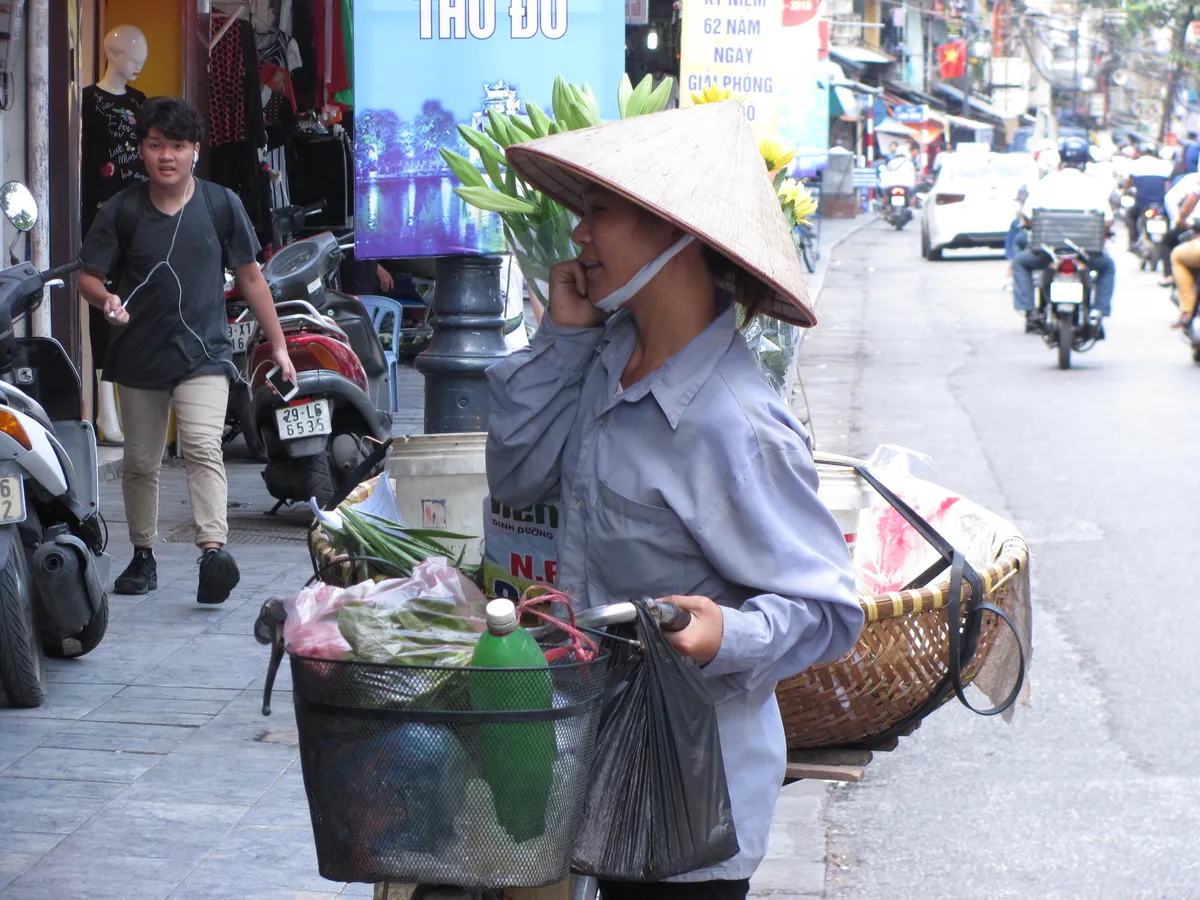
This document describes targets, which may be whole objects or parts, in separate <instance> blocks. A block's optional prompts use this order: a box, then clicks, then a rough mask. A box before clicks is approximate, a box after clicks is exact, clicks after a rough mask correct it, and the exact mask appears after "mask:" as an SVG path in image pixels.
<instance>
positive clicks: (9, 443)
mask: <svg viewBox="0 0 1200 900" xmlns="http://www.w3.org/2000/svg"><path fill="white" fill-rule="evenodd" d="M0 208H2V209H3V211H4V214H5V215H6V216H7V217H8V219H9V221H11V222H12V223H13V224H14V225H15V226H16V227H17V229H18V230H19V231H24V232H27V231H29V230H31V229H32V228H33V226H34V224H35V223H36V221H37V215H38V211H37V205H36V204H35V203H34V200H33V195H32V194H30V192H29V190H28V189H27V188H26V187H25V186H24V185H22V184H19V183H17V182H9V183H8V184H5V185H4V186H3V187H0ZM14 244H15V241H14ZM78 268H79V263H78V262H72V263H68V264H67V265H65V266H59V267H58V268H54V269H49V270H47V271H45V272H39V271H38V270H37V269H36V268H35V267H34V266H33V265H31V264H30V263H27V262H26V263H20V264H17V265H13V266H10V267H9V268H7V269H4V270H3V271H0V687H2V688H3V689H4V694H5V696H6V697H7V698H8V702H9V704H10V705H12V706H18V707H35V706H40V705H41V703H42V701H43V700H44V699H45V696H46V679H45V670H44V666H43V658H44V656H46V655H48V656H53V657H60V658H72V657H77V656H82V655H83V654H85V653H87V652H88V651H90V650H92V649H93V648H95V647H96V645H97V644H99V643H100V641H101V639H102V638H103V637H104V633H105V631H106V630H107V628H108V596H107V594H106V593H105V591H104V585H105V583H106V582H107V580H108V569H109V558H108V556H107V554H106V553H105V552H104V546H105V543H106V537H105V534H104V532H105V529H104V527H103V522H102V519H101V517H100V484H99V476H98V473H97V465H96V434H95V431H93V429H92V425H91V423H90V422H88V421H86V420H84V419H83V417H82V410H83V399H82V391H81V388H80V382H79V373H78V372H76V371H75V367H74V366H73V365H72V364H71V360H70V359H69V358H68V356H67V354H66V352H65V351H64V350H63V348H62V346H61V345H60V344H59V343H58V342H57V341H54V340H51V339H49V338H17V337H15V336H14V334H13V319H15V318H18V317H20V316H22V315H24V314H26V313H28V312H30V311H31V310H32V309H34V308H35V307H36V306H37V305H38V303H40V301H41V298H42V294H43V292H44V290H45V288H46V287H47V286H48V285H51V284H54V283H56V281H57V283H59V284H61V283H62V282H61V281H58V279H60V278H62V277H63V276H65V275H68V274H70V273H71V272H74V271H75V270H76V269H78Z"/></svg>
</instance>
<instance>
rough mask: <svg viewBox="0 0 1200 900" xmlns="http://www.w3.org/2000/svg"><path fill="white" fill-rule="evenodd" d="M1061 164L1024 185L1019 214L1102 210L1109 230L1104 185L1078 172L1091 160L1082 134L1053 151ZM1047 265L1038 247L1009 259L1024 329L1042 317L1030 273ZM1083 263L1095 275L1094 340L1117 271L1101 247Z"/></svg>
mask: <svg viewBox="0 0 1200 900" xmlns="http://www.w3.org/2000/svg"><path fill="white" fill-rule="evenodd" d="M1059 156H1060V157H1061V158H1062V164H1061V165H1060V166H1059V169H1058V171H1057V172H1051V173H1050V174H1049V175H1047V176H1046V177H1045V178H1043V179H1042V180H1041V181H1038V182H1036V183H1035V184H1033V185H1032V186H1031V187H1030V189H1029V196H1028V197H1027V198H1026V199H1025V206H1024V207H1023V209H1022V211H1021V212H1022V215H1024V217H1025V218H1026V219H1027V220H1031V219H1032V218H1033V211H1034V210H1035V209H1059V210H1078V211H1081V212H1083V211H1088V212H1102V213H1104V221H1105V224H1106V225H1107V226H1108V227H1109V228H1111V225H1112V206H1111V204H1110V203H1109V193H1110V192H1109V188H1108V185H1107V184H1105V183H1104V182H1103V181H1101V180H1100V179H1099V178H1096V177H1095V176H1094V175H1089V174H1087V173H1086V172H1085V171H1084V170H1085V169H1086V167H1087V164H1088V162H1089V161H1090V159H1091V155H1090V153H1089V152H1088V142H1087V141H1086V140H1084V139H1083V138H1078V137H1069V138H1066V139H1065V140H1064V141H1063V142H1062V148H1061V149H1060V150H1059ZM1049 264H1050V257H1049V256H1048V255H1047V254H1046V252H1045V251H1044V250H1042V249H1041V248H1040V247H1031V248H1028V249H1025V250H1022V251H1021V252H1020V253H1018V254H1017V255H1016V256H1014V257H1013V307H1014V308H1015V309H1016V310H1017V312H1021V313H1024V314H1025V331H1026V332H1027V333H1028V332H1036V331H1040V330H1041V328H1042V326H1043V322H1044V318H1043V315H1042V313H1041V311H1040V310H1038V309H1037V307H1036V305H1035V302H1034V300H1035V297H1034V290H1033V273H1034V271H1036V270H1038V269H1044V268H1045V267H1046V266H1047V265H1049ZM1089 267H1090V268H1091V269H1092V270H1093V271H1094V272H1095V273H1096V292H1095V297H1094V300H1093V305H1092V316H1093V319H1094V321H1093V322H1091V323H1090V324H1091V325H1092V326H1093V327H1094V329H1095V335H1096V337H1097V338H1103V337H1104V328H1103V327H1102V326H1101V324H1100V319H1102V318H1103V317H1106V316H1108V315H1109V314H1110V313H1111V312H1112V297H1113V292H1114V290H1115V289H1116V285H1117V272H1116V267H1115V266H1114V264H1113V261H1112V257H1110V256H1109V255H1108V254H1107V253H1106V252H1104V251H1103V250H1102V251H1101V252H1100V253H1099V254H1098V255H1096V256H1093V257H1092V258H1091V259H1090V260H1089Z"/></svg>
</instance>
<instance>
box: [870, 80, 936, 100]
mask: <svg viewBox="0 0 1200 900" xmlns="http://www.w3.org/2000/svg"><path fill="white" fill-rule="evenodd" d="M883 85H884V87H885V88H887V89H888V90H889V91H891V92H893V93H895V94H899V95H900V96H901V97H904V98H906V100H907V102H910V103H916V104H918V105H925V106H941V105H942V104H943V102H944V101H942V100H939V99H938V98H937V97H934V96H932V95H930V94H927V93H925V92H924V91H919V90H917V89H916V88H915V87H912V86H911V85H907V84H901V83H900V82H897V81H885V82H884V83H883Z"/></svg>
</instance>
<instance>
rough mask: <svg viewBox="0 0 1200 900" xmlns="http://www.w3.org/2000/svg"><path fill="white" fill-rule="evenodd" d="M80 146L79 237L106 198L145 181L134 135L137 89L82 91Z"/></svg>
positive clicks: (141, 96) (92, 88)
mask: <svg viewBox="0 0 1200 900" xmlns="http://www.w3.org/2000/svg"><path fill="white" fill-rule="evenodd" d="M82 101H83V108H82V115H81V118H82V124H83V146H82V163H81V166H80V168H81V177H80V193H81V195H82V196H81V201H82V202H81V206H82V210H81V212H82V220H83V232H82V233H83V234H87V232H88V229H89V228H91V227H92V221H93V220H94V219H95V218H96V211H97V210H98V209H99V208H100V206H101V204H103V203H104V201H106V200H107V199H108V198H109V197H112V196H113V195H114V194H116V193H117V192H118V191H121V190H124V189H125V188H127V187H129V186H130V185H131V184H136V183H137V182H139V181H146V180H147V179H146V167H145V166H144V165H143V164H142V159H141V156H139V154H138V146H137V137H136V135H135V134H134V131H135V128H136V125H137V122H136V118H135V117H136V115H137V111H138V110H139V109H140V108H141V106H142V104H143V103H145V102H146V95H145V94H143V93H142V92H141V91H139V90H138V89H137V88H134V87H128V86H126V88H125V93H124V94H110V93H109V92H108V91H106V90H104V88H102V87H99V86H98V85H95V84H92V85H88V86H87V87H85V88H84V89H83V97H82Z"/></svg>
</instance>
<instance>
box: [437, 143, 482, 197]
mask: <svg viewBox="0 0 1200 900" xmlns="http://www.w3.org/2000/svg"><path fill="white" fill-rule="evenodd" d="M441 154H442V159H444V160H445V161H446V165H448V166H449V167H450V171H451V172H453V173H454V174H455V175H456V176H457V177H458V180H459V181H461V182H462V183H463V184H464V185H466V186H467V187H487V182H486V181H484V180H483V176H482V175H480V174H479V170H478V169H476V168H475V164H474V163H473V162H471V161H470V160H469V159H467V158H466V157H465V156H462V155H461V154H458V153H455V152H454V151H453V150H447V149H446V148H445V147H442V148H441Z"/></svg>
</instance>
